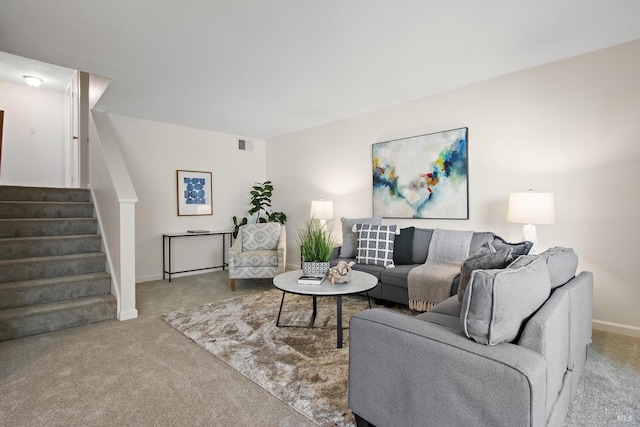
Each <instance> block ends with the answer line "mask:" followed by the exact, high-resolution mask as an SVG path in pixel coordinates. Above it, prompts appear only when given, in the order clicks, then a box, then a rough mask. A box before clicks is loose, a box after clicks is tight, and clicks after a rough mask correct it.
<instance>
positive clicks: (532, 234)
mask: <svg viewBox="0 0 640 427" xmlns="http://www.w3.org/2000/svg"><path fill="white" fill-rule="evenodd" d="M554 221H555V204H554V198H553V193H536V192H534V191H533V190H529V191H527V192H526V193H511V194H509V207H508V208H507V222H513V223H516V224H525V225H524V228H523V230H522V238H523V239H524V240H528V241H530V242H533V247H534V248H535V246H536V245H537V243H538V236H537V234H536V224H553V222H554ZM532 251H533V249H532Z"/></svg>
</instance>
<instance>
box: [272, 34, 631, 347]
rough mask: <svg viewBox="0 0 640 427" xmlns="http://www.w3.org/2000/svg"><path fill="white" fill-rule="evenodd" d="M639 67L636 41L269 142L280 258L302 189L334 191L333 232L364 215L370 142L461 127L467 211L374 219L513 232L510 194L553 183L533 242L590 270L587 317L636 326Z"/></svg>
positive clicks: (295, 222)
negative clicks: (280, 221) (465, 135)
mask: <svg viewBox="0 0 640 427" xmlns="http://www.w3.org/2000/svg"><path fill="white" fill-rule="evenodd" d="M458 66H473V64H467V63H464V61H462V62H461V64H459V65H458ZM638 76H640V41H636V42H632V43H628V44H624V45H620V46H617V47H613V48H610V49H606V50H602V51H598V52H594V53H590V54H587V55H583V56H579V57H575V58H571V59H568V60H564V61H561V62H557V63H553V64H549V65H545V66H541V67H537V68H534V69H530V70H525V71H522V72H518V73H514V74H510V75H506V76H503V77H500V78H496V79H492V80H489V81H485V82H481V83H477V84H474V85H470V86H468V87H465V88H462V89H459V90H454V91H449V92H446V93H442V94H440V95H436V96H431V97H427V98H422V99H418V100H416V101H413V102H409V103H405V104H402V105H398V106H395V107H391V108H387V109H384V110H381V111H376V112H372V113H369V114H364V115H361V116H357V117H353V118H350V119H347V120H342V121H339V122H335V123H330V124H327V125H324V126H320V127H317V128H314V129H309V130H306V131H302V132H298V133H295V134H291V135H286V136H282V137H279V138H274V139H271V140H268V141H267V157H266V159H267V173H268V175H269V176H270V178H271V179H272V180H273V181H274V184H275V186H276V188H278V189H279V190H280V191H281V192H280V193H279V194H276V196H275V197H274V202H275V204H276V208H277V209H278V210H283V211H284V212H285V213H286V214H287V215H289V218H290V220H289V221H288V224H287V225H288V227H287V228H288V229H289V230H288V236H289V242H288V243H289V245H288V252H289V253H288V259H290V260H296V259H299V251H298V249H297V245H296V244H295V229H296V226H298V227H299V226H300V225H301V224H302V223H303V222H304V220H305V219H306V217H307V216H308V213H309V207H310V201H311V200H312V199H315V198H320V197H323V198H325V199H328V200H333V201H334V204H335V216H336V219H337V220H336V221H335V222H334V223H333V226H334V230H336V231H338V230H339V218H340V217H342V216H345V217H358V216H368V215H371V213H372V196H371V187H372V179H371V144H373V143H376V142H382V141H388V140H392V139H396V138H403V137H409V136H414V135H420V134H425V133H430V132H437V131H442V130H447V129H452V128H456V127H463V126H466V127H468V128H469V162H470V163H469V167H470V170H469V176H470V219H469V220H468V221H464V220H458V221H454V220H449V221H447V220H438V221H436V220H393V219H386V220H385V221H384V222H385V223H396V224H399V225H401V226H407V225H415V226H419V227H441V228H453V229H473V230H477V231H481V230H491V231H494V232H496V233H498V234H500V235H502V236H503V237H505V238H507V239H509V240H512V241H517V240H520V237H521V232H522V231H521V230H522V227H521V226H520V225H517V224H509V223H507V222H506V208H507V199H508V195H509V193H510V192H515V191H526V190H527V189H529V188H532V189H534V190H536V191H545V192H546V191H550V192H554V193H555V196H556V223H555V224H553V225H544V226H538V238H539V241H540V245H541V247H544V246H547V247H548V246H555V245H559V246H570V247H573V248H574V249H575V251H576V252H577V253H578V255H579V256H580V266H579V270H590V271H593V272H594V274H595V307H594V319H595V322H594V325H595V326H596V327H598V328H601V329H610V330H614V331H617V332H622V333H627V334H632V335H637V336H640V310H639V309H638V307H639V306H640V286H638V285H637V283H638V280H637V277H638V272H637V260H638V258H639V257H640V231H639V230H640V228H639V227H638V224H637V223H638V219H639V218H640V200H639V197H638V196H640V190H639V189H638V188H639V187H638V183H637V182H638V178H637V170H638V169H639V167H640V120H639V118H640V79H639V78H638ZM292 159H296V161H291V160H292ZM310 164H312V165H313V167H310ZM292 177H295V179H292Z"/></svg>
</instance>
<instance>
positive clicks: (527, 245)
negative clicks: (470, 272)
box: [491, 236, 533, 259]
mask: <svg viewBox="0 0 640 427" xmlns="http://www.w3.org/2000/svg"><path fill="white" fill-rule="evenodd" d="M491 244H492V245H493V247H494V248H496V250H500V249H505V248H512V249H513V252H512V253H511V255H512V256H513V258H514V259H515V258H518V257H519V256H520V255H527V254H528V253H529V251H530V250H531V248H532V247H533V242H530V241H528V240H525V241H522V242H518V243H509V242H507V241H506V240H504V239H503V238H502V237H500V236H494V239H493V242H491Z"/></svg>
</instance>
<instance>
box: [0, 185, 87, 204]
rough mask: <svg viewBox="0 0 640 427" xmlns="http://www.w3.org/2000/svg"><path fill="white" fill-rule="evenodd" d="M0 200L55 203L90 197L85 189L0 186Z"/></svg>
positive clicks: (83, 199)
mask: <svg viewBox="0 0 640 427" xmlns="http://www.w3.org/2000/svg"><path fill="white" fill-rule="evenodd" d="M0 199H1V200H14V201H26V200H42V201H55V200H63V199H67V200H69V199H72V200H78V201H89V200H90V199H91V197H90V190H88V189H86V188H66V187H25V186H20V185H0Z"/></svg>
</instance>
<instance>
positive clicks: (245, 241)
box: [241, 222, 281, 251]
mask: <svg viewBox="0 0 640 427" xmlns="http://www.w3.org/2000/svg"><path fill="white" fill-rule="evenodd" d="M280 227H281V225H280V224H279V223H277V222H267V223H264V224H250V225H245V226H243V227H242V229H241V230H242V250H243V251H263V250H274V249H277V248H278V241H279V240H280Z"/></svg>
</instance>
